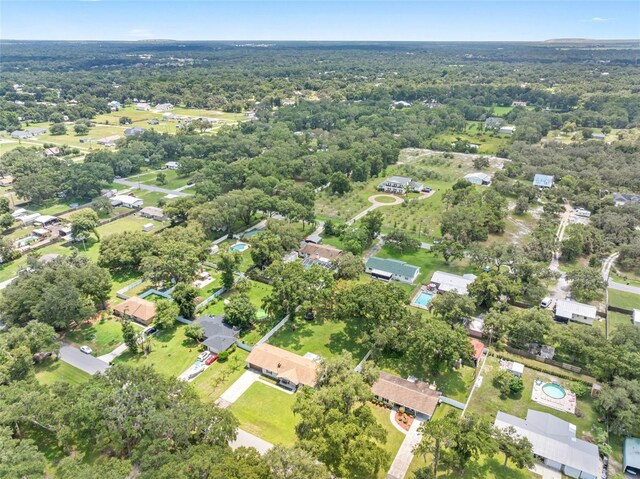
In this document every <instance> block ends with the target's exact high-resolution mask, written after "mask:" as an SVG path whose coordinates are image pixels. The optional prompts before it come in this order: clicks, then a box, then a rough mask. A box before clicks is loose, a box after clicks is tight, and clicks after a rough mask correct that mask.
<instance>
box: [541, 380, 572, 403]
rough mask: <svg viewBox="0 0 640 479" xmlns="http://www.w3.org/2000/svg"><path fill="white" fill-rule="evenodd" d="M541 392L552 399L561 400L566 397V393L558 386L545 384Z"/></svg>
mask: <svg viewBox="0 0 640 479" xmlns="http://www.w3.org/2000/svg"><path fill="white" fill-rule="evenodd" d="M542 391H543V392H544V393H545V394H546V395H547V396H549V397H550V398H553V399H562V398H563V397H565V396H566V395H567V393H566V391H565V390H564V388H563V387H562V386H560V385H559V384H554V383H547V384H545V385H544V386H542Z"/></svg>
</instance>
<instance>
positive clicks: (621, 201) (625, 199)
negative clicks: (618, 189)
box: [613, 193, 640, 206]
mask: <svg viewBox="0 0 640 479" xmlns="http://www.w3.org/2000/svg"><path fill="white" fill-rule="evenodd" d="M613 202H614V204H615V205H616V206H624V205H626V204H627V203H629V204H636V205H638V204H640V195H635V194H633V193H614V194H613Z"/></svg>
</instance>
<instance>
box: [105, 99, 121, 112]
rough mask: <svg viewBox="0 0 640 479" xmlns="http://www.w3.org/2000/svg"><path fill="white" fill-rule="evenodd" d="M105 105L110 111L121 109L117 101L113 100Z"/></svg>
mask: <svg viewBox="0 0 640 479" xmlns="http://www.w3.org/2000/svg"><path fill="white" fill-rule="evenodd" d="M107 105H109V108H111V110H112V111H116V110H119V109H120V108H122V104H121V103H120V102H119V101H115V100H113V101H110V102H109V103H107Z"/></svg>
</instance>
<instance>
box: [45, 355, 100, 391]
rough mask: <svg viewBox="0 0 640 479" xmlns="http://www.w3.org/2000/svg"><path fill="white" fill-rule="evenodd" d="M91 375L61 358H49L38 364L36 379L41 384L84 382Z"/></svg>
mask: <svg viewBox="0 0 640 479" xmlns="http://www.w3.org/2000/svg"><path fill="white" fill-rule="evenodd" d="M90 378H91V376H90V375H89V374H87V373H85V372H84V371H82V370H80V369H78V368H74V367H73V366H71V365H70V364H67V363H65V362H64V361H60V360H55V359H51V360H47V361H45V362H43V363H42V364H38V365H37V366H36V379H37V380H38V382H39V383H40V384H44V385H46V386H51V385H52V384H54V383H68V384H74V385H75V384H82V383H84V382H85V381H88V380H89V379H90Z"/></svg>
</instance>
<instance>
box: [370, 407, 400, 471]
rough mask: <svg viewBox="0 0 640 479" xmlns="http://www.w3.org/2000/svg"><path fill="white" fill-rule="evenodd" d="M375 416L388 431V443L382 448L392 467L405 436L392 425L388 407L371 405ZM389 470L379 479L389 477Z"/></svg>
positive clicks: (386, 469)
mask: <svg viewBox="0 0 640 479" xmlns="http://www.w3.org/2000/svg"><path fill="white" fill-rule="evenodd" d="M369 407H370V408H371V411H372V412H373V415H374V416H375V418H376V420H377V421H378V424H380V425H381V426H382V427H383V428H384V430H385V431H387V442H385V443H384V444H382V447H383V448H384V450H385V451H387V452H388V453H389V461H390V462H389V466H391V462H393V458H394V457H396V454H397V453H398V449H400V445H401V444H402V441H404V438H405V435H404V434H402V433H401V432H400V431H398V430H397V429H396V427H395V426H394V425H393V424H392V423H391V419H390V413H391V409H387V408H386V407H382V406H376V405H375V404H369ZM388 470H389V468H388V467H386V468H385V469H384V470H382V471H380V472H379V473H378V478H379V479H383V478H384V477H386V475H387V471H388Z"/></svg>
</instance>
